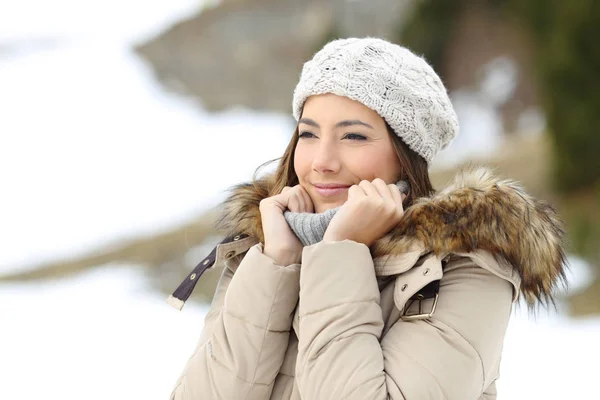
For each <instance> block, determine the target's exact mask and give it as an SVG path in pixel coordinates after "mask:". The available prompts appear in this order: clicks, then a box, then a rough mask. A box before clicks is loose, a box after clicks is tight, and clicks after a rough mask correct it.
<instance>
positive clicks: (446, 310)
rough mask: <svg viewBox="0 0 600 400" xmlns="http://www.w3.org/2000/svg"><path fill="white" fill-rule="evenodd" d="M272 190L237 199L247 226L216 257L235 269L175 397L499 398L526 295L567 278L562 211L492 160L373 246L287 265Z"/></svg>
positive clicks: (543, 293)
mask: <svg viewBox="0 0 600 400" xmlns="http://www.w3.org/2000/svg"><path fill="white" fill-rule="evenodd" d="M264 184H265V185H267V186H268V181H265V183H264ZM261 197H264V191H262V190H258V189H257V188H256V187H251V186H240V187H239V188H238V189H237V191H236V192H235V193H234V194H233V196H232V197H231V198H230V199H229V201H228V202H227V215H228V218H229V220H228V221H227V223H228V224H229V228H231V230H232V231H237V232H239V234H238V235H235V236H232V238H231V239H229V240H226V241H224V242H223V243H222V244H220V245H219V246H218V247H217V249H216V252H215V253H213V255H212V259H210V257H209V258H207V260H208V261H210V263H211V264H212V263H213V261H214V265H219V264H221V265H223V264H224V265H225V268H224V270H223V274H222V276H221V280H220V282H219V285H218V288H217V291H216V293H215V296H214V299H213V302H212V306H211V309H210V311H209V313H208V314H207V316H206V319H205V324H204V329H203V331H202V334H201V337H200V341H199V343H198V346H197V347H196V350H195V351H194V353H193V354H192V356H191V358H190V359H189V361H188V363H187V365H186V366H185V369H184V371H183V373H182V375H181V377H180V378H179V380H178V381H177V383H176V385H175V388H174V391H173V393H172V396H171V398H172V399H181V400H184V399H185V400H191V399H236V400H237V399H256V400H259V399H260V400H264V399H360V400H364V399H369V400H370V399H394V400H396V399H398V400H399V399H409V400H414V399H419V400H421V399H423V400H425V399H447V400H468V399H473V400H476V399H495V398H496V386H495V382H496V379H497V378H498V374H499V366H500V359H501V355H502V345H503V340H504V335H505V332H506V327H507V324H508V320H509V316H510V313H511V309H512V304H513V301H514V300H515V299H517V297H519V295H523V297H524V298H525V300H526V301H527V303H528V304H529V305H530V306H534V305H535V302H536V301H537V300H545V301H548V300H551V297H550V296H551V290H552V289H553V288H554V286H555V285H556V283H557V282H559V281H560V280H561V279H563V278H564V272H563V267H562V266H563V262H564V255H563V251H562V248H561V241H562V238H563V232H562V229H561V225H560V222H559V221H558V220H557V218H556V215H555V214H554V212H553V210H552V209H551V208H550V207H549V206H547V205H545V204H543V203H541V202H538V201H536V200H534V199H532V198H531V197H529V196H527V195H526V194H525V193H524V192H523V191H522V190H521V189H520V188H519V187H518V186H516V185H515V184H514V183H511V182H502V181H498V180H496V179H494V178H493V177H492V176H491V175H490V174H489V172H487V171H485V170H477V171H470V172H467V173H465V174H463V175H460V176H458V177H457V178H456V179H455V182H454V184H453V185H451V186H450V187H449V188H448V189H446V190H445V191H443V192H441V193H439V194H438V195H436V196H435V197H432V198H429V199H422V200H420V201H418V202H417V203H416V204H414V205H413V206H412V207H410V208H408V209H407V211H406V213H405V215H404V217H403V220H402V222H401V223H400V224H399V225H398V227H397V228H395V229H394V230H393V231H392V232H390V233H389V234H388V235H386V236H385V237H384V238H382V239H380V240H379V241H378V242H377V243H376V244H375V245H374V246H372V248H371V249H369V248H368V247H367V246H365V245H363V244H360V243H356V242H352V241H343V242H333V243H323V242H321V243H317V244H315V245H312V246H308V247H305V248H304V251H303V253H302V263H301V264H294V265H287V266H281V265H276V264H275V263H274V262H273V260H271V259H270V258H269V257H267V256H265V255H264V254H263V253H262V244H261V243H260V240H261V239H262V236H261V234H260V223H259V215H260V214H258V210H257V207H258V203H257V201H260V198H261ZM257 218H258V219H257ZM204 263H205V264H206V263H207V261H205V262H204ZM201 264H202V263H201ZM192 275H193V274H191V275H190V278H189V280H190V281H193V280H195V279H197V276H192ZM184 297H185V296H184ZM171 300H172V301H175V302H179V301H178V300H177V299H175V298H172V299H171ZM183 300H185V298H184V299H183ZM182 304H183V303H181V302H179V306H182Z"/></svg>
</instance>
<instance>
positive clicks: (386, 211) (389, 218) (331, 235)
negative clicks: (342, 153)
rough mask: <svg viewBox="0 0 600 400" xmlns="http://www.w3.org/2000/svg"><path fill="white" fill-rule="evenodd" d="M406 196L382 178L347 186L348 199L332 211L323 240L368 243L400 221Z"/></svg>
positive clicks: (370, 243)
mask: <svg viewBox="0 0 600 400" xmlns="http://www.w3.org/2000/svg"><path fill="white" fill-rule="evenodd" d="M405 197H406V196H405V195H404V194H403V193H401V192H400V189H398V187H397V186H396V185H393V184H390V185H388V184H386V183H385V182H384V181H383V179H379V178H377V179H375V180H373V182H369V181H361V182H360V183H359V184H358V185H353V186H351V187H350V188H349V189H348V200H347V201H346V203H344V205H343V206H342V207H341V208H340V209H339V211H338V212H337V213H336V214H335V216H334V217H333V219H332V220H331V222H330V223H329V226H328V227H327V230H326V231H325V236H324V237H323V240H324V241H342V240H346V239H348V240H353V241H355V242H358V243H364V244H365V245H367V246H371V245H372V244H373V243H374V242H375V241H376V240H377V239H379V238H381V237H383V235H385V234H386V233H388V232H389V231H390V230H391V229H392V228H393V227H394V226H396V225H397V224H398V222H400V219H401V218H402V216H403V215H404V208H403V206H402V201H403V200H404V198H405Z"/></svg>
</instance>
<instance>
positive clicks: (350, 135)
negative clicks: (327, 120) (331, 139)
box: [344, 133, 367, 140]
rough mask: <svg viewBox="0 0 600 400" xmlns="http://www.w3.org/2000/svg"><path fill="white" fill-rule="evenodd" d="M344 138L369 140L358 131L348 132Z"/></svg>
mask: <svg viewBox="0 0 600 400" xmlns="http://www.w3.org/2000/svg"><path fill="white" fill-rule="evenodd" d="M344 139H350V140H367V137H366V136H364V135H361V134H358V133H348V134H347V135H346V136H344Z"/></svg>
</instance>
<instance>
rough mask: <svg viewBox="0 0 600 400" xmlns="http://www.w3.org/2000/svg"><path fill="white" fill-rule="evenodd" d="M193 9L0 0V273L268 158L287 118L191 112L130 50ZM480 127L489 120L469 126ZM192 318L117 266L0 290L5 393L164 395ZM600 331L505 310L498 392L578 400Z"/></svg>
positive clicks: (276, 150) (218, 192) (195, 314)
mask: <svg viewBox="0 0 600 400" xmlns="http://www.w3.org/2000/svg"><path fill="white" fill-rule="evenodd" d="M198 6H199V5H198V3H197V2H194V1H191V0H176V1H169V2H165V1H161V2H158V1H155V2H148V1H144V2H142V1H141V0H128V1H118V2H117V1H114V0H112V1H105V2H100V3H87V2H85V3H84V2H76V1H74V0H71V1H69V0H60V1H55V2H51V3H48V2H42V1H34V0H26V1H19V2H17V1H14V2H12V3H11V4H5V3H1V4H0V110H2V112H1V115H2V117H1V118H0V140H1V142H0V143H1V145H0V171H1V172H0V180H1V182H2V187H3V193H4V194H3V196H2V203H1V206H0V221H2V224H0V243H2V252H1V254H0V272H7V271H10V270H14V269H19V268H25V266H27V265H30V264H31V263H32V262H35V261H40V260H50V259H52V258H54V257H59V256H62V255H69V254H76V253H78V252H80V251H86V250H88V249H90V248H92V247H95V246H98V245H101V244H102V243H104V242H107V241H110V242H112V241H113V240H115V239H118V238H120V237H128V236H129V235H134V234H137V233H141V232H150V231H153V230H157V229H161V228H163V227H165V226H170V225H176V224H178V223H179V222H180V221H184V220H186V219H187V218H190V216H192V215H196V214H197V213H198V212H200V211H202V210H204V209H206V208H207V207H208V206H212V205H214V204H216V202H217V201H218V200H219V199H220V198H221V196H222V191H223V190H224V189H225V188H227V187H228V186H230V185H231V184H234V183H236V182H238V181H240V180H245V179H248V178H250V176H251V174H252V172H253V168H254V167H255V166H257V165H259V164H260V163H262V162H263V161H265V160H268V159H272V158H275V157H277V156H278V155H279V154H280V153H281V151H282V150H283V148H284V147H285V144H286V143H287V140H288V138H289V134H290V133H291V127H292V125H291V120H290V118H289V117H288V116H282V115H274V114H256V113H248V112H245V111H243V110H238V111H231V112H227V113H221V114H217V115H213V114H206V113H203V112H201V111H198V107H197V105H196V104H193V103H191V102H189V101H186V100H184V99H181V98H177V97H174V96H171V95H168V94H166V93H165V92H164V91H163V90H162V89H161V88H160V86H159V85H157V83H156V82H155V81H154V79H153V77H152V74H151V72H150V70H149V68H148V67H147V65H145V63H144V62H143V61H141V60H140V59H139V58H137V57H136V56H135V55H134V54H133V53H132V51H131V50H130V46H131V44H132V43H135V42H137V41H140V40H143V39H144V38H146V37H148V36H149V35H153V34H156V33H157V32H158V31H160V30H161V29H164V28H165V27H167V26H168V25H169V24H170V23H172V22H173V21H175V20H177V19H178V18H182V17H183V16H185V15H188V14H189V13H192V12H194V10H196V9H197V8H198ZM107 27H110V29H108V28H107ZM459 103H463V104H471V105H472V104H475V103H477V102H476V101H473V100H468V99H465V98H464V97H463V98H461V100H460V102H459ZM480 111H481V110H480ZM465 114H466V115H470V121H471V122H466V121H465V123H464V124H463V133H464V137H465V138H468V137H469V135H470V134H472V133H469V132H476V134H477V135H479V136H480V132H486V131H489V132H492V134H496V133H497V129H498V128H497V125H496V123H495V122H493V121H494V116H493V114H492V113H490V112H489V110H488V111H487V112H474V111H473V108H472V107H471V108H468V107H467V108H463V111H462V112H461V111H459V115H465ZM474 115H479V116H480V117H479V119H478V118H476V117H474ZM481 115H483V116H484V118H482V117H481ZM486 121H488V125H489V127H490V129H489V130H488V129H474V130H469V129H468V126H469V125H468V124H469V123H470V124H475V125H476V124H482V123H486ZM465 127H467V128H465ZM494 132H495V133H494ZM461 140H463V142H461V147H464V146H466V145H468V143H465V141H467V142H468V139H461ZM495 140H496V139H494V140H489V141H483V142H481V141H479V142H477V143H478V144H477V146H480V145H482V143H487V144H488V145H489V143H495ZM471 142H472V141H471ZM249 148H251V149H255V150H253V151H251V152H248V151H247V150H248V149H249ZM224 156H226V157H227V159H224V158H223V157H224ZM446 159H448V156H446ZM232 160H234V161H232ZM574 271H575V273H576V276H575V277H574V280H575V288H577V287H581V286H583V285H585V281H586V277H585V268H584V267H583V266H578V267H577V268H575V269H574ZM205 311H206V310H205V308H202V307H198V306H193V305H191V304H190V305H187V306H186V308H185V309H184V311H183V312H181V313H180V312H176V311H174V310H173V309H172V308H170V307H168V306H167V305H166V303H165V302H164V298H163V297H162V296H160V295H157V294H156V293H154V292H150V291H148V290H147V288H146V286H144V277H143V276H141V275H140V272H139V270H137V269H135V268H133V267H131V266H127V265H123V266H118V267H114V266H111V268H105V269H102V268H100V269H97V270H95V271H93V272H89V273H86V274H83V275H80V276H77V277H74V278H71V279H68V280H63V281H60V282H57V283H52V284H47V283H46V284H39V283H32V284H11V285H5V284H2V285H0V321H2V334H1V336H0V338H1V340H0V399H38V398H45V399H55V398H56V399H59V398H60V399H81V398H83V399H105V398H112V399H138V398H139V399H164V398H167V397H168V393H169V391H170V390H171V387H172V385H173V383H174V381H175V379H176V377H177V375H178V374H179V372H180V370H181V368H182V367H183V365H184V363H185V360H186V359H187V357H188V356H189V354H190V352H191V351H192V349H193V346H194V344H195V341H196V339H197V337H198V334H199V332H200V329H201V326H202V316H203V314H204V313H205ZM598 337H600V318H595V319H589V320H583V321H573V320H571V319H568V318H566V317H563V316H561V315H555V314H551V315H549V316H541V317H539V318H538V320H537V321H534V320H531V319H528V318H527V317H526V316H525V315H523V313H521V314H516V316H515V318H513V320H512V322H511V325H510V327H509V331H508V334H507V337H506V344H505V354H504V359H503V366H502V377H501V380H500V381H499V382H500V383H499V389H500V393H501V395H500V397H499V398H500V399H501V400H502V399H506V400H509V399H528V400H530V399H537V398H543V399H562V398H578V397H579V398H584V396H585V398H588V397H589V395H590V394H592V393H594V392H593V391H592V389H593V386H592V385H594V384H595V381H594V379H593V378H595V374H594V373H595V370H596V369H595V368H592V367H589V366H588V365H589V364H591V365H594V364H592V363H595V362H596V360H598V359H599V358H600V345H599V344H598V340H597V338H598ZM593 374H594V375H593ZM586 395H587V396H586Z"/></svg>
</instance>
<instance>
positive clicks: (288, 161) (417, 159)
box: [253, 122, 435, 207]
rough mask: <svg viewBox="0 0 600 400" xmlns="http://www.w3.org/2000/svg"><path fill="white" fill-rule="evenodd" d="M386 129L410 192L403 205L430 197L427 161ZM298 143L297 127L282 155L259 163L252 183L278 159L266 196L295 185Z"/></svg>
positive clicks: (430, 187)
mask: <svg viewBox="0 0 600 400" xmlns="http://www.w3.org/2000/svg"><path fill="white" fill-rule="evenodd" d="M385 126H386V128H387V131H388V133H389V135H390V136H391V138H392V145H393V146H394V150H395V151H396V154H397V155H398V160H400V167H401V170H402V176H400V179H399V180H406V181H408V183H409V185H410V192H409V194H408V199H407V200H406V202H405V205H406V206H407V207H408V206H410V205H411V204H413V202H414V201H415V200H416V199H418V198H420V197H430V196H431V195H432V194H433V193H434V192H435V190H434V188H433V186H432V185H431V180H430V179H429V170H428V166H427V161H425V159H424V158H423V157H421V156H420V155H419V154H417V153H415V152H414V151H413V150H411V149H410V148H409V147H408V146H407V145H406V144H405V143H404V142H403V141H402V139H400V137H398V135H396V133H395V132H394V131H393V129H392V128H391V127H390V126H389V125H388V123H387V122H386V123H385ZM297 143H298V127H296V129H295V130H294V134H293V135H292V139H291V140H290V143H289V144H288V146H287V148H286V149H285V152H284V153H283V156H282V157H281V158H278V159H275V160H271V161H268V162H266V163H264V164H262V165H260V166H259V167H258V168H257V169H256V171H255V173H254V179H253V181H254V183H255V185H256V183H257V177H258V172H259V171H260V169H261V168H262V167H264V166H265V165H267V164H270V163H272V162H274V161H277V160H279V165H278V166H277V170H276V171H275V174H274V176H273V177H272V179H273V185H272V186H271V191H270V193H268V196H274V195H276V194H279V193H281V191H282V190H283V188H284V187H286V186H295V185H297V184H298V176H297V175H296V172H295V170H294V152H295V150H296V144H297Z"/></svg>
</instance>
